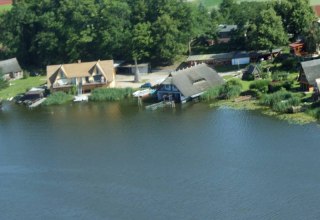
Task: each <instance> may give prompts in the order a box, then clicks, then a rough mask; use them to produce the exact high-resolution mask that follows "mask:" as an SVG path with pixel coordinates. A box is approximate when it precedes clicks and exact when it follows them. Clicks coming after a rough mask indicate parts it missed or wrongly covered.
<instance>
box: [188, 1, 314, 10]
mask: <svg viewBox="0 0 320 220" xmlns="http://www.w3.org/2000/svg"><path fill="white" fill-rule="evenodd" d="M243 1H247V2H252V1H267V0H237V2H243ZM194 2H195V3H198V4H199V3H200V2H202V3H203V4H204V5H205V6H207V7H208V8H214V7H218V6H219V5H220V3H221V2H222V0H194ZM310 4H311V5H320V0H310Z"/></svg>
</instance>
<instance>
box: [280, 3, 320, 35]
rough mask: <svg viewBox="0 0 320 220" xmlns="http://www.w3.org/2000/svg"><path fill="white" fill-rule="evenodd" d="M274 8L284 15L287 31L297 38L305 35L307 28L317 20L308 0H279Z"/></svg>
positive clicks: (283, 19)
mask: <svg viewBox="0 0 320 220" xmlns="http://www.w3.org/2000/svg"><path fill="white" fill-rule="evenodd" d="M274 9H275V10H276V12H277V14H278V15H280V16H281V17H282V21H283V24H284V27H285V29H286V31H287V32H288V33H290V34H293V36H294V37H295V38H297V37H299V36H301V35H304V34H305V33H306V32H307V29H306V28H307V27H309V26H310V24H311V23H312V22H313V21H314V20H315V15H314V12H313V10H312V8H311V6H310V4H309V1H308V0H282V1H277V2H276V3H275V5H274Z"/></svg>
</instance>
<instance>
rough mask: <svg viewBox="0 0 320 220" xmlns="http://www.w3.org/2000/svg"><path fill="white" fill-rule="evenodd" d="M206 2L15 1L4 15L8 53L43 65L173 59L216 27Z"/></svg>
mask: <svg viewBox="0 0 320 220" xmlns="http://www.w3.org/2000/svg"><path fill="white" fill-rule="evenodd" d="M209 18H210V15H209V13H207V11H206V9H205V8H204V7H202V6H200V7H194V6H193V4H190V3H185V2H184V1H183V0H157V1H154V0H44V1H37V0H28V1H17V3H16V4H14V5H13V7H12V10H11V11H9V12H7V13H4V14H3V15H2V16H1V17H0V45H1V44H2V45H3V48H4V51H5V54H4V56H13V55H15V56H18V58H20V60H22V61H23V63H24V64H25V65H29V66H30V65H32V66H44V65H47V64H50V63H62V62H71V61H75V60H78V59H82V60H95V59H109V58H113V59H135V58H136V59H138V60H140V61H142V60H153V61H156V62H158V63H171V62H173V61H174V59H175V58H176V57H177V55H179V54H183V53H185V52H186V51H187V48H188V43H189V42H190V40H191V39H193V38H194V37H195V36H198V35H202V34H205V33H209V32H214V31H213V30H212V26H211V22H210V19H209Z"/></svg>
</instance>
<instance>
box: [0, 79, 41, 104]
mask: <svg viewBox="0 0 320 220" xmlns="http://www.w3.org/2000/svg"><path fill="white" fill-rule="evenodd" d="M45 83H46V77H45V76H35V77H29V78H27V79H19V80H13V81H10V84H11V86H9V87H8V88H6V89H4V90H1V91H0V99H7V98H11V97H15V96H16V95H18V94H20V93H24V92H26V90H28V89H30V88H32V87H36V86H40V85H43V84H45Z"/></svg>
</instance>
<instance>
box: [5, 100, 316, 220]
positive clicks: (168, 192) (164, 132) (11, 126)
mask: <svg viewBox="0 0 320 220" xmlns="http://www.w3.org/2000/svg"><path fill="white" fill-rule="evenodd" d="M319 143H320V128H319V126H317V125H315V124H311V125H307V126H300V125H290V124H288V123H287V122H284V121H279V120H276V119H273V118H270V117H265V116H262V115H260V114H259V113H256V112H247V111H234V110H230V109H210V108H208V107H207V106H206V105H202V104H188V105H186V106H183V107H178V108H177V109H175V110H172V109H168V110H159V111H155V112H151V111H144V110H141V109H139V108H137V107H136V103H120V104H119V103H108V104H106V103H94V104H92V103H81V104H70V105H67V106H57V107H49V108H39V109H34V110H28V109H25V108H23V107H21V106H16V105H9V104H5V108H4V110H3V111H2V112H1V113H0V217H1V218H0V219H32V220H33V219H139V220H140V219H319V218H320V214H319V211H318V210H319V205H318V204H320V184H319V183H320V173H319V167H320V166H319V165H320V160H319V158H320V148H319V146H320V145H319Z"/></svg>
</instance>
